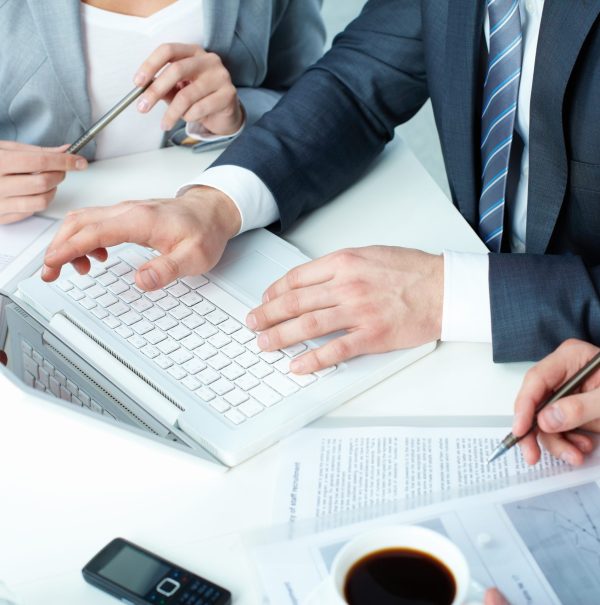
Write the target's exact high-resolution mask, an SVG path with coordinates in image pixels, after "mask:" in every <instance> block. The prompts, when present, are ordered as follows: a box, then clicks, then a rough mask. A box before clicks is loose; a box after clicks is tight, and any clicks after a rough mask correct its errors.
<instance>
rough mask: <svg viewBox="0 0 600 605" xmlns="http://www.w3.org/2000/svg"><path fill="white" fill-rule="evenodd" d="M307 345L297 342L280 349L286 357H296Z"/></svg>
mask: <svg viewBox="0 0 600 605" xmlns="http://www.w3.org/2000/svg"><path fill="white" fill-rule="evenodd" d="M306 349H308V347H307V346H306V345H305V344H304V343H303V342H299V343H297V344H295V345H292V346H290V347H286V348H285V349H281V350H282V351H283V352H284V353H285V354H286V355H287V356H288V357H296V356H298V355H300V353H304V351H306Z"/></svg>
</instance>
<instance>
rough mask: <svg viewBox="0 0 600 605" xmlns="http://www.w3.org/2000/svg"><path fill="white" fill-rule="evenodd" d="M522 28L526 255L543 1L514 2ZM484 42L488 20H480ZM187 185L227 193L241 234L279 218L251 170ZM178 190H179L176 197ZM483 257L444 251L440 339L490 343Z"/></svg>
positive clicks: (517, 236)
mask: <svg viewBox="0 0 600 605" xmlns="http://www.w3.org/2000/svg"><path fill="white" fill-rule="evenodd" d="M519 8H520V13H521V23H522V28H523V64H522V68H521V80H520V85H519V98H518V104H517V116H516V121H515V130H516V131H517V132H518V134H519V136H520V137H521V139H522V141H523V155H522V159H521V167H520V168H521V170H520V175H519V179H518V186H517V191H516V196H515V204H514V211H513V215H512V217H511V218H512V223H511V241H510V244H511V249H512V251H513V252H524V251H525V232H526V227H527V188H528V183H529V110H530V101H531V88H532V84H533V70H534V65H535V55H536V48H537V41H538V36H539V31H540V24H541V20H542V11H543V8H544V0H519ZM485 36H486V41H487V40H489V18H488V17H487V16H486V20H485ZM192 185H206V186H209V187H214V188H215V189H219V190H221V191H223V193H225V194H227V195H228V196H229V197H230V198H231V199H232V200H233V201H234V203H235V204H236V206H237V207H238V209H239V211H240V214H241V217H242V228H241V230H240V233H241V232H243V231H248V230H250V229H254V228H257V227H264V226H266V225H268V224H270V223H272V222H274V221H276V220H278V219H279V211H278V209H277V203H276V202H275V198H274V197H273V195H272V194H271V192H270V191H269V189H268V188H267V186H266V185H265V184H264V183H263V182H262V181H261V180H260V179H259V178H258V177H257V176H256V175H255V174H254V173H253V172H251V171H249V170H246V169H245V168H240V167H237V166H218V167H215V168H210V169H208V170H207V171H206V172H204V173H203V174H202V175H201V176H200V177H199V178H198V179H196V180H195V181H194V182H193V183H188V184H187V185H186V187H189V186H192ZM182 190H183V188H182V189H181V190H180V192H181V191H182ZM488 272H489V262H488V255H487V254H472V253H464V252H454V251H450V250H446V251H445V252H444V304H443V317H442V340H446V341H464V342H491V341H492V321H491V313H490V295H489V276H488Z"/></svg>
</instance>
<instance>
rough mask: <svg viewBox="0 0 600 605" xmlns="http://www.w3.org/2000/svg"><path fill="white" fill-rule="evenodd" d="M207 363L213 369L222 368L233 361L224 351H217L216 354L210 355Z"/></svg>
mask: <svg viewBox="0 0 600 605" xmlns="http://www.w3.org/2000/svg"><path fill="white" fill-rule="evenodd" d="M206 363H207V364H208V365H209V366H210V367H211V368H213V370H222V369H223V368H224V367H226V366H228V365H229V364H230V363H231V360H230V359H229V357H226V356H225V355H223V354H222V353H217V354H216V355H213V356H212V357H209V358H208V359H207V361H206Z"/></svg>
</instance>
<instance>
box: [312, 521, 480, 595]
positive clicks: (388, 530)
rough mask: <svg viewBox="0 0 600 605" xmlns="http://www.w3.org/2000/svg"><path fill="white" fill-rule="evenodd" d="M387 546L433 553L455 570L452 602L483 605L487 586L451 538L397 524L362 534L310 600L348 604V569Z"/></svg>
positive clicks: (341, 554)
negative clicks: (479, 581) (473, 576)
mask: <svg viewBox="0 0 600 605" xmlns="http://www.w3.org/2000/svg"><path fill="white" fill-rule="evenodd" d="M385 549H410V550H416V551H419V552H422V553H424V554H426V555H429V556H431V557H433V558H435V559H437V560H438V561H440V562H441V563H443V564H444V565H445V566H446V567H447V569H448V570H449V571H450V572H451V573H452V576H453V577H454V582H455V585H456V593H455V596H454V600H453V601H452V605H481V603H482V602H483V594H484V589H483V588H482V587H481V586H479V585H478V584H477V583H476V582H473V581H472V580H471V573H470V571H469V565H468V563H467V560H466V559H465V557H464V555H463V554H462V552H461V551H460V549H459V548H458V547H457V546H456V545H455V544H454V543H453V542H451V541H450V540H449V539H448V538H446V537H445V536H443V535H442V534H439V533H437V532H435V531H433V530H431V529H428V528H426V527H421V526H418V525H394V526H390V527H382V528H378V529H374V530H371V531H368V532H366V533H363V534H359V535H358V536H356V537H355V538H353V539H352V540H350V541H349V542H347V543H346V544H345V545H344V546H343V547H342V548H341V549H340V550H339V551H338V553H337V555H336V556H335V558H334V560H333V563H332V566H331V570H330V572H329V576H328V577H327V579H326V580H325V581H324V582H323V583H322V584H321V585H320V586H319V587H318V589H317V590H316V591H315V592H314V593H312V594H311V596H310V597H309V599H308V601H307V603H311V604H312V603H315V604H316V603H320V604H321V605H347V601H346V599H345V597H344V585H345V583H346V578H347V576H348V572H349V571H350V569H351V568H352V567H353V565H354V564H355V563H357V562H358V561H360V560H361V559H362V558H363V557H366V556H367V555H369V554H372V553H375V552H377V551H380V550H385Z"/></svg>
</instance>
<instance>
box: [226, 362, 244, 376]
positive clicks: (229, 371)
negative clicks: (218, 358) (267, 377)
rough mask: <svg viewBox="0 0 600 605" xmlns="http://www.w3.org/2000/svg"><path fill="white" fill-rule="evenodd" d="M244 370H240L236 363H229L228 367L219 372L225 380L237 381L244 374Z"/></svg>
mask: <svg viewBox="0 0 600 605" xmlns="http://www.w3.org/2000/svg"><path fill="white" fill-rule="evenodd" d="M245 373H246V372H245V370H244V369H243V368H241V367H240V366H239V365H238V364H237V363H230V364H229V365H228V366H226V367H224V368H223V369H222V370H221V374H223V376H225V378H227V380H237V379H238V378H239V377H240V376H243V375H244V374H245Z"/></svg>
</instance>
